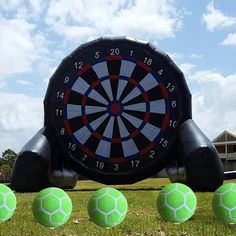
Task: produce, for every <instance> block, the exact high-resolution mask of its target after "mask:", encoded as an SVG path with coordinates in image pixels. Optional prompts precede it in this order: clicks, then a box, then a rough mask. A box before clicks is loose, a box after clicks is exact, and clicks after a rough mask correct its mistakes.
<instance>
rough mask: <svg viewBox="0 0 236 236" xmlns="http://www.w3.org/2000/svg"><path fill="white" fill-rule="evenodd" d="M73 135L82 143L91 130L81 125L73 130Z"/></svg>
mask: <svg viewBox="0 0 236 236" xmlns="http://www.w3.org/2000/svg"><path fill="white" fill-rule="evenodd" d="M74 136H75V137H76V139H77V140H78V141H79V142H80V143H81V144H82V145H83V144H84V143H85V142H86V141H87V140H88V138H89V137H90V136H91V132H90V131H89V129H88V128H87V126H83V127H82V128H81V129H79V130H77V131H76V132H74Z"/></svg>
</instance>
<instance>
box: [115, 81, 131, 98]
mask: <svg viewBox="0 0 236 236" xmlns="http://www.w3.org/2000/svg"><path fill="white" fill-rule="evenodd" d="M118 83H119V84H118V90H117V95H116V99H120V96H121V94H122V92H123V91H124V89H125V87H126V84H127V83H128V81H127V80H123V79H119V82H118Z"/></svg>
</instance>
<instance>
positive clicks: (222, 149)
mask: <svg viewBox="0 0 236 236" xmlns="http://www.w3.org/2000/svg"><path fill="white" fill-rule="evenodd" d="M212 142H213V143H214V145H215V147H216V149H217V151H218V153H219V156H220V159H221V161H222V163H223V165H224V170H225V171H231V170H236V132H229V131H224V132H223V133H221V134H220V135H219V136H217V137H216V138H215V139H214V140H213V141H212Z"/></svg>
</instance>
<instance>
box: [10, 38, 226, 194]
mask: <svg viewBox="0 0 236 236" xmlns="http://www.w3.org/2000/svg"><path fill="white" fill-rule="evenodd" d="M44 108H45V109H44V112H45V114H44V115H45V122H44V128H42V129H41V130H40V131H39V132H38V133H37V134H36V135H35V136H34V137H33V138H32V139H31V140H30V141H29V143H27V144H26V145H25V146H24V147H23V149H22V151H21V153H20V155H19V158H18V159H17V162H16V164H15V167H14V171H13V174H12V185H13V186H14V187H15V189H16V190H19V191H24V190H28V191H30V190H34V189H38V188H42V187H43V186H48V185H56V186H60V187H73V185H75V183H76V180H77V175H81V176H83V177H85V178H89V179H92V180H95V181H98V182H102V183H105V184H126V183H134V182H136V181H138V180H141V179H144V178H147V177H149V176H151V175H154V174H156V173H158V172H159V171H160V170H162V169H163V168H165V167H167V172H168V173H169V175H170V178H171V179H172V180H173V179H176V180H177V181H178V180H179V179H180V178H179V177H178V173H179V169H180V168H182V169H183V168H184V178H183V179H182V181H184V182H186V183H187V184H189V185H190V186H192V187H195V188H197V189H203V190H209V189H210V188H214V189H215V187H217V186H218V185H219V184H220V183H222V179H223V177H222V176H223V175H222V173H223V171H222V166H221V164H220V161H219V158H218V156H217V153H216V151H215V149H214V147H213V145H212V143H211V142H210V141H209V140H208V139H207V138H206V136H205V135H204V134H203V133H202V132H201V131H200V130H199V128H198V127H197V126H196V124H195V123H194V122H193V121H192V114H191V94H190V92H189V90H188V87H187V84H186V82H185V79H184V76H183V73H182V72H181V71H180V70H179V69H178V67H177V66H176V65H175V64H174V63H173V61H172V60H171V59H170V58H169V57H168V55H167V54H165V53H163V52H161V51H160V50H159V49H157V48H155V47H154V46H153V45H151V44H150V43H146V42H142V41H138V40H134V39H130V38H125V37H117V38H100V39H98V40H94V41H92V42H89V43H86V44H83V45H81V46H80V47H78V48H77V49H76V50H75V51H74V52H72V53H71V54H70V55H69V56H67V57H66V58H65V59H64V60H63V61H62V62H61V64H60V65H59V67H58V69H57V70H56V71H55V73H54V74H53V76H52V77H51V79H50V82H49V85H48V89H47V93H46V96H45V100H44ZM204 156H205V158H203V157H204ZM209 169H211V171H209ZM196 170H198V171H196ZM199 172H201V173H199ZM29 176H31V178H30V180H29ZM182 177H183V176H182V175H181V178H182ZM206 177H207V178H208V179H209V182H210V184H209V183H205V182H206V181H205V179H204V178H206ZM203 179H204V183H203ZM212 182H213V183H212ZM210 186H211V187H210ZM212 186H213V187H212Z"/></svg>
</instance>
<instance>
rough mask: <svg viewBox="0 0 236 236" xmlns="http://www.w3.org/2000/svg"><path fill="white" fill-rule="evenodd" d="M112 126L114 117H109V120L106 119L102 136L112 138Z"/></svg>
mask: <svg viewBox="0 0 236 236" xmlns="http://www.w3.org/2000/svg"><path fill="white" fill-rule="evenodd" d="M113 126H114V117H113V116H112V117H110V120H109V121H108V124H107V127H106V129H105V131H104V133H103V136H105V137H107V138H112V135H113Z"/></svg>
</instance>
